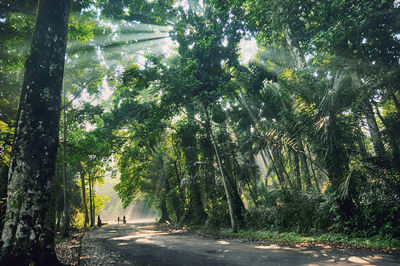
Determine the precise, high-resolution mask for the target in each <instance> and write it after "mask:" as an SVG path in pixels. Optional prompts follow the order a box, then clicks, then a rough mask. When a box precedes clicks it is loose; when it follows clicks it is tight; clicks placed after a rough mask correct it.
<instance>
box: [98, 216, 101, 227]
mask: <svg viewBox="0 0 400 266" xmlns="http://www.w3.org/2000/svg"><path fill="white" fill-rule="evenodd" d="M97 226H98V227H101V219H100V215H97Z"/></svg>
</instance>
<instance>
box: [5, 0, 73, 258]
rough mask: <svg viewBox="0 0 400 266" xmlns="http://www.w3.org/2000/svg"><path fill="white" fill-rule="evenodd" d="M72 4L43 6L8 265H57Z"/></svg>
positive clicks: (9, 228)
mask: <svg viewBox="0 0 400 266" xmlns="http://www.w3.org/2000/svg"><path fill="white" fill-rule="evenodd" d="M69 7H70V3H69V1H68V0H60V1H53V0H42V1H40V3H39V7H38V14H37V20H36V26H35V31H34V34H33V39H32V44H31V50H30V55H29V57H28V59H27V61H26V64H25V76H24V82H23V87H22V93H21V99H20V105H19V111H18V119H17V126H16V130H15V139H14V145H13V151H12V158H11V163H10V171H9V178H8V180H9V184H8V198H7V201H8V203H9V204H8V205H7V213H6V216H7V217H8V219H7V221H6V223H5V225H4V229H3V233H2V241H3V243H4V244H3V247H2V255H3V256H2V263H3V265H11V264H14V265H28V264H30V265H37V264H38V265H45V264H46V265H56V264H58V263H59V262H58V260H57V258H56V256H55V252H54V227H55V204H54V174H55V162H56V156H57V148H58V140H59V139H58V138H59V120H60V103H61V90H62V80H63V72H64V60H65V59H64V57H65V50H66V44H67V29H68V15H69Z"/></svg>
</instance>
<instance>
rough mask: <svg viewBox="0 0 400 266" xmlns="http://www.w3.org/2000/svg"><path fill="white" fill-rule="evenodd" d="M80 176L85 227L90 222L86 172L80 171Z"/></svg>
mask: <svg viewBox="0 0 400 266" xmlns="http://www.w3.org/2000/svg"><path fill="white" fill-rule="evenodd" d="M80 176H81V187H82V203H83V211H84V212H85V222H84V225H85V227H87V225H88V224H89V211H88V208H87V202H86V186H85V173H84V172H83V170H81V171H80Z"/></svg>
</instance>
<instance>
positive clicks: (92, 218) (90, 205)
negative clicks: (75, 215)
mask: <svg viewBox="0 0 400 266" xmlns="http://www.w3.org/2000/svg"><path fill="white" fill-rule="evenodd" d="M89 209H90V227H93V226H94V215H93V198H92V178H91V176H90V169H89Z"/></svg>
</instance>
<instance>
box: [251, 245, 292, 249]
mask: <svg viewBox="0 0 400 266" xmlns="http://www.w3.org/2000/svg"><path fill="white" fill-rule="evenodd" d="M254 248H257V249H280V250H293V248H290V247H281V246H278V245H269V246H254ZM296 249H299V248H296Z"/></svg>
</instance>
